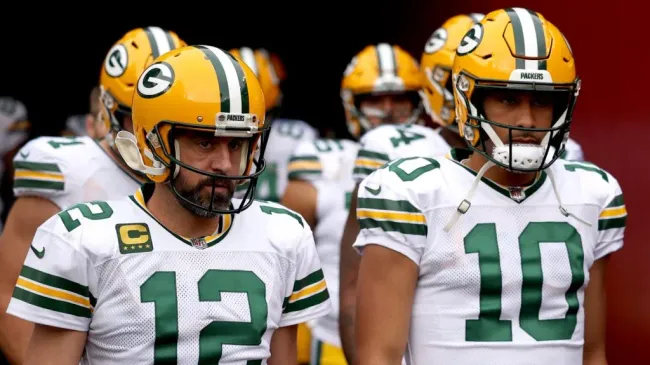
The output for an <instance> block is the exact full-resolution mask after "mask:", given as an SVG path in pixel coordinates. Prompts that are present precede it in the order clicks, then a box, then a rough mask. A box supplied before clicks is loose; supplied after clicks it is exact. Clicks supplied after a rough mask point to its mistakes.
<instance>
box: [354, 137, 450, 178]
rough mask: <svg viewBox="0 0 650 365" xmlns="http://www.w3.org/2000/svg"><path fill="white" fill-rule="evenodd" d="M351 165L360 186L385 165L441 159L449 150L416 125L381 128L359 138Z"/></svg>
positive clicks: (440, 140)
mask: <svg viewBox="0 0 650 365" xmlns="http://www.w3.org/2000/svg"><path fill="white" fill-rule="evenodd" d="M360 142H361V148H360V149H359V153H358V155H357V159H356V161H355V163H354V179H355V180H356V181H357V182H360V181H361V180H363V179H364V178H365V177H367V176H368V175H370V174H371V173H372V172H373V171H375V170H376V169H378V168H380V167H382V166H384V165H385V164H386V163H387V162H388V161H392V160H396V159H398V158H404V157H412V156H421V157H437V156H444V155H445V154H446V153H448V152H449V150H450V149H451V147H450V146H449V144H448V143H447V141H445V139H444V138H442V137H441V136H440V133H439V131H437V130H435V129H432V128H429V127H425V126H422V125H419V124H410V125H399V124H386V125H381V126H379V127H377V128H374V129H372V130H370V131H369V132H367V133H366V134H364V135H363V137H361V141H360Z"/></svg>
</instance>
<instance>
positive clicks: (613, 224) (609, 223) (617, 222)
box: [598, 215, 627, 231]
mask: <svg viewBox="0 0 650 365" xmlns="http://www.w3.org/2000/svg"><path fill="white" fill-rule="evenodd" d="M626 222H627V215H626V216H623V217H619V218H610V219H599V220H598V230H599V231H606V230H608V229H614V228H625V223H626Z"/></svg>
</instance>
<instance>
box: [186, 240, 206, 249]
mask: <svg viewBox="0 0 650 365" xmlns="http://www.w3.org/2000/svg"><path fill="white" fill-rule="evenodd" d="M190 241H192V246H193V247H194V248H198V249H199V250H203V249H206V248H208V244H207V243H206V242H205V239H203V237H199V238H192V239H190Z"/></svg>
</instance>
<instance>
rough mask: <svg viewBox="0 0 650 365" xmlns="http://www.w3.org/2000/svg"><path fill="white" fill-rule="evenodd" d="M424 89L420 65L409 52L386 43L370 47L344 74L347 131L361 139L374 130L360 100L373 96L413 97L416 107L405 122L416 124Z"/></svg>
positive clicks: (342, 90)
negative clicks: (402, 95)
mask: <svg viewBox="0 0 650 365" xmlns="http://www.w3.org/2000/svg"><path fill="white" fill-rule="evenodd" d="M421 87H422V74H421V72H420V69H419V66H418V63H417V61H416V60H415V59H414V58H413V57H412V56H411V55H410V54H408V52H406V51H404V50H403V49H402V48H400V47H399V46H396V45H390V44H387V43H379V44H377V45H370V46H367V47H366V48H364V49H363V50H362V51H361V52H359V53H358V54H357V55H356V56H354V57H353V58H352V61H351V62H350V63H349V64H348V66H347V68H346V69H345V71H344V73H343V80H342V82H341V99H342V101H343V108H344V110H345V117H346V122H347V126H348V130H349V131H350V133H351V134H352V136H354V137H355V138H360V137H361V136H362V135H363V134H364V133H365V132H366V131H368V130H370V129H372V123H370V121H369V120H368V119H367V116H366V115H364V113H363V112H362V111H361V110H360V108H359V104H360V100H361V99H362V98H363V97H365V96H370V95H382V94H406V95H409V96H411V95H412V101H413V105H414V106H415V107H414V109H413V113H412V115H411V116H410V117H409V118H408V120H407V122H406V123H413V122H416V121H417V120H418V118H419V117H420V115H421V113H422V106H421V105H422V103H421V99H420V97H419V95H418V91H419V90H420V88H421Z"/></svg>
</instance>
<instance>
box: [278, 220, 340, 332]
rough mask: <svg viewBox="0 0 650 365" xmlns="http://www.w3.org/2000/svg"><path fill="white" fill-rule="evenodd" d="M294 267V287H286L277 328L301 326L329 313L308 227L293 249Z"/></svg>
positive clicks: (325, 286) (329, 307)
mask: <svg viewBox="0 0 650 365" xmlns="http://www.w3.org/2000/svg"><path fill="white" fill-rule="evenodd" d="M295 264H296V265H297V267H296V271H295V277H294V278H293V285H288V286H287V288H286V297H285V299H284V303H283V305H282V308H283V310H282V319H281V320H280V324H279V325H278V326H279V327H285V326H293V325H297V324H299V323H304V322H307V321H310V320H312V319H316V318H319V317H322V316H324V315H326V314H327V313H329V312H330V311H331V310H332V304H331V303H330V295H329V291H328V290H327V283H326V282H325V277H324V276H323V270H322V268H321V264H320V260H319V258H318V253H317V252H316V244H315V243H314V236H313V235H312V231H311V229H310V228H309V226H308V225H305V226H304V227H303V233H302V237H301V239H300V243H299V244H298V245H297V247H296V252H295Z"/></svg>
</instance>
